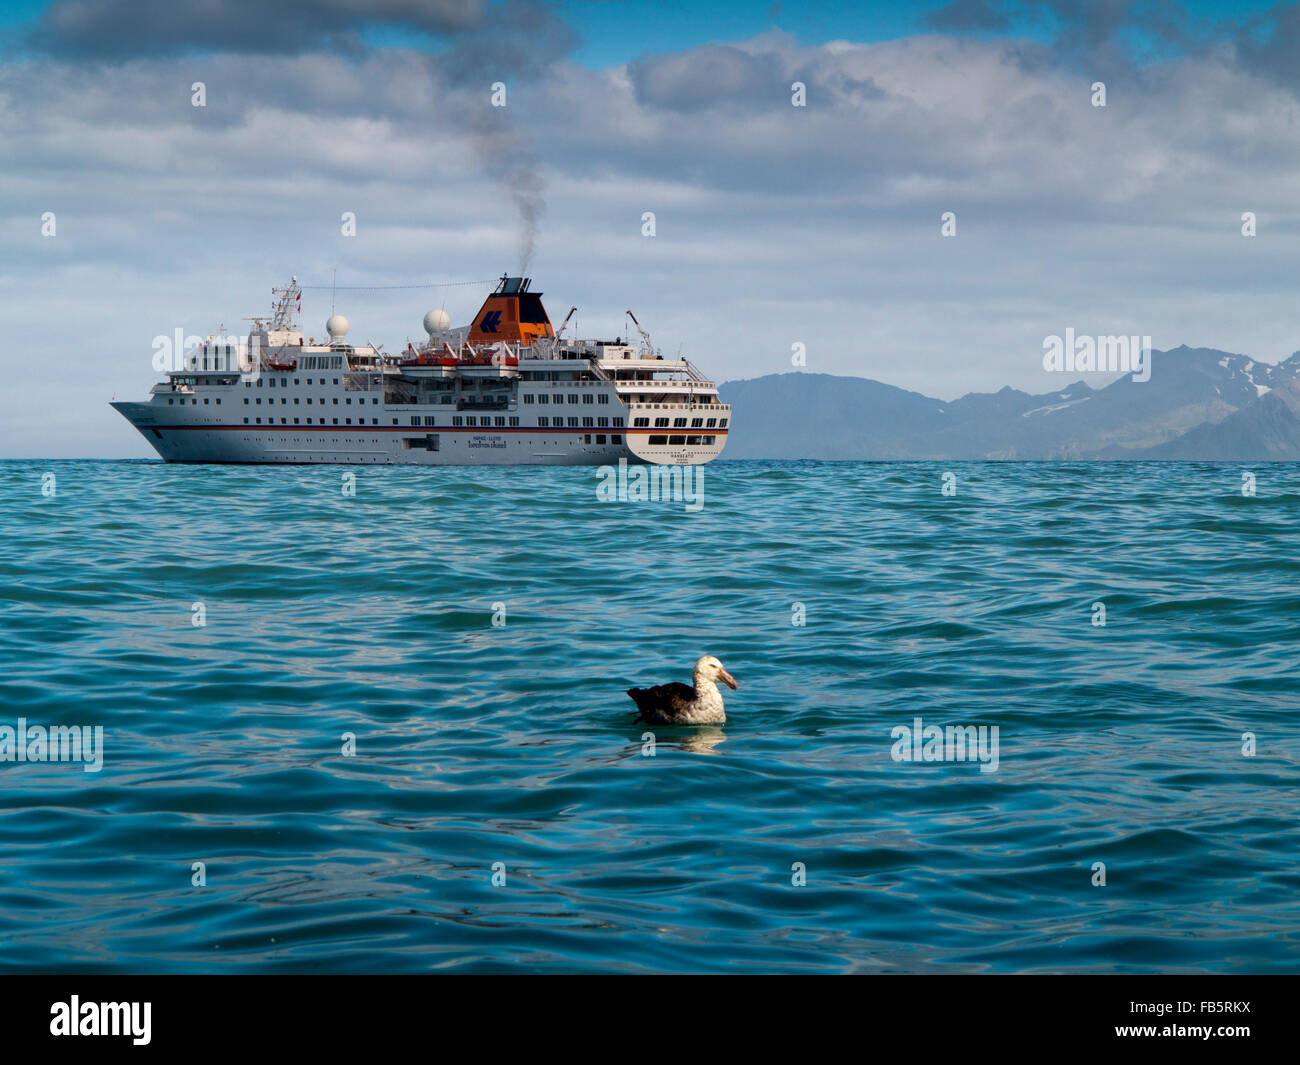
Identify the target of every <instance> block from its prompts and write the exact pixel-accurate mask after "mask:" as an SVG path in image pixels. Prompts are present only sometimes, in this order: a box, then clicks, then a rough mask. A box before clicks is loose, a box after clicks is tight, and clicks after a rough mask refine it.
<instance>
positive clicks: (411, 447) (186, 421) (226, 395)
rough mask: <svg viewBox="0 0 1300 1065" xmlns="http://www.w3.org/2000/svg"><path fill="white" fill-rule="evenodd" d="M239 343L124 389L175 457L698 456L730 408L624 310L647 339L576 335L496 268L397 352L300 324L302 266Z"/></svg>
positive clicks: (717, 443) (695, 459)
mask: <svg viewBox="0 0 1300 1065" xmlns="http://www.w3.org/2000/svg"><path fill="white" fill-rule="evenodd" d="M272 293H273V295H274V297H275V299H274V303H273V309H272V312H271V314H270V316H269V317H265V318H252V319H250V321H251V322H252V326H251V328H250V329H249V332H248V337H247V340H246V341H240V340H239V339H237V338H235V337H230V336H226V335H224V333H223V334H220V335H218V334H213V335H212V336H210V337H209V338H208V339H206V340H203V341H201V342H200V343H198V344H196V345H193V346H191V347H190V348H189V350H188V351H186V352H185V355H184V359H183V362H182V364H181V366H180V368H178V369H173V370H170V371H168V372H167V379H166V380H165V381H161V382H159V383H158V384H156V385H154V387H153V389H152V392H151V395H150V397H149V399H148V400H147V401H146V402H143V403H133V402H115V403H113V407H114V408H115V409H116V410H117V411H118V412H119V413H120V414H121V415H122V416H123V417H124V418H126V419H127V421H129V422H130V423H131V424H132V425H134V426H135V427H136V428H137V429H138V430H139V431H140V433H141V434H142V435H143V436H144V438H145V439H146V440H147V441H149V443H150V445H151V446H152V447H153V448H154V450H155V451H157V452H158V454H159V455H160V456H162V458H163V459H164V460H166V461H167V462H238V463H320V462H334V463H349V464H365V463H396V462H400V463H419V464H427V465H483V464H502V465H504V464H512V463H545V464H550V465H606V464H613V463H616V462H617V461H618V460H619V459H625V460H626V461H628V462H640V463H646V462H648V463H671V464H676V465H697V464H699V463H704V462H708V461H709V460H710V459H714V458H717V456H718V455H719V453H721V451H722V448H723V446H724V445H725V444H726V441H727V431H728V425H729V422H730V421H731V408H730V407H729V406H728V405H727V404H725V403H723V402H721V400H720V399H719V398H718V389H717V386H716V385H715V384H714V383H713V382H712V381H710V380H708V379H707V378H705V377H704V375H703V374H701V373H700V372H699V370H698V369H696V367H695V366H693V365H692V364H691V363H690V362H689V361H688V360H686V359H682V358H678V359H666V358H664V357H663V356H662V355H660V354H659V353H658V352H657V351H656V350H655V349H654V347H653V346H652V345H651V342H650V337H649V334H648V333H647V332H646V331H645V330H644V329H643V328H642V327H641V325H640V323H639V322H638V321H637V320H636V317H635V315H633V314H632V312H631V311H628V312H627V315H628V317H629V318H630V319H631V321H632V323H633V325H634V326H635V327H636V329H637V332H638V333H639V334H640V340H639V342H638V343H636V344H633V343H630V342H627V341H625V340H624V338H622V337H619V338H617V339H614V340H585V341H583V340H568V339H565V338H564V330H565V327H566V326H567V325H568V322H569V319H570V318H572V317H573V314H574V311H575V310H576V308H573V309H571V310H570V311H569V314H568V315H567V316H566V317H565V319H564V322H563V323H561V325H560V328H559V330H556V329H554V328H553V327H552V325H551V321H550V319H549V318H548V317H547V314H546V309H545V308H544V307H543V306H542V293H540V292H533V291H531V280H530V279H529V278H526V277H508V276H502V278H501V279H500V282H499V283H498V284H497V285H496V288H495V290H494V291H493V292H492V293H491V294H490V295H489V296H488V297H487V299H485V300H484V302H483V306H482V307H480V308H479V311H478V313H477V314H476V315H475V316H474V319H473V321H472V323H471V324H470V325H468V326H462V327H460V328H457V329H452V328H450V320H449V318H448V316H447V314H446V312H445V311H430V312H429V313H428V314H427V315H425V317H424V331H425V333H426V334H427V336H428V339H427V341H425V342H424V343H422V344H420V345H418V346H417V345H415V344H408V345H407V348H406V350H405V351H404V352H403V353H402V354H400V355H389V354H385V353H384V352H383V351H382V347H381V348H376V347H373V346H364V347H362V346H354V345H352V344H350V343H348V341H347V333H348V328H349V324H348V321H347V319H346V318H345V317H344V316H343V315H341V314H331V315H330V318H329V320H328V321H327V322H326V324H325V331H326V333H327V335H328V338H327V339H326V340H324V341H323V342H321V343H317V341H316V339H315V338H314V337H304V336H303V333H302V330H301V329H300V328H299V325H298V321H297V317H298V313H299V311H300V309H301V297H302V288H301V286H300V285H299V283H298V279H297V278H296V277H295V278H293V279H292V281H291V282H290V283H289V284H288V285H286V286H284V287H282V288H276V289H272Z"/></svg>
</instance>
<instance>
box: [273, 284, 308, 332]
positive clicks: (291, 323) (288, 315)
mask: <svg viewBox="0 0 1300 1065" xmlns="http://www.w3.org/2000/svg"><path fill="white" fill-rule="evenodd" d="M271 295H272V296H274V297H275V310H274V311H273V312H272V314H271V328H272V329H294V328H296V326H295V320H294V315H296V314H297V313H298V311H300V310H302V286H301V285H300V284H298V277H297V275H296V274H295V275H294V277H293V278H292V279H291V280H290V281H289V283H288V284H287V285H285V286H284V287H283V288H273V289H271Z"/></svg>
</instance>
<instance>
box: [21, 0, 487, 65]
mask: <svg viewBox="0 0 1300 1065" xmlns="http://www.w3.org/2000/svg"><path fill="white" fill-rule="evenodd" d="M486 11H487V4H486V3H485V0H276V2H274V3H266V2H265V0H203V2H202V3H177V2H176V0H55V2H54V3H53V4H51V5H50V6H49V7H48V8H47V9H46V10H45V11H44V12H43V13H42V15H41V18H40V21H39V23H38V24H37V26H36V28H35V29H34V30H33V31H32V33H31V36H30V37H29V40H28V43H29V45H31V46H32V47H34V48H37V49H40V50H43V51H46V52H48V53H50V54H53V55H60V56H69V57H77V58H94V59H124V58H130V57H134V56H162V55H168V54H174V53H178V52H193V51H203V52H213V51H226V52H247V53H255V54H267V55H269V54H277V55H284V54H294V53H302V52H310V51H314V50H316V49H319V48H322V47H325V46H327V45H331V44H333V45H338V44H340V43H344V42H346V43H348V44H350V45H352V46H355V44H356V35H357V34H358V33H360V31H362V30H364V29H369V28H376V27H388V28H395V29H401V30H409V31H414V32H423V33H428V34H432V35H435V36H444V35H456V34H461V33H464V32H466V31H468V30H472V29H474V28H476V27H479V26H481V25H482V24H483V21H484V17H485V13H486Z"/></svg>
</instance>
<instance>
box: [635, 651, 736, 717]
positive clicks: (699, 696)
mask: <svg viewBox="0 0 1300 1065" xmlns="http://www.w3.org/2000/svg"><path fill="white" fill-rule="evenodd" d="M691 680H692V681H693V685H694V686H693V687H689V688H688V687H687V686H686V685H685V684H660V685H658V686H656V687H653V688H631V689H629V690H628V695H630V696H631V697H632V701H633V702H635V703H636V705H637V708H638V709H639V710H640V711H641V713H640V715H639V716H638V718H637V720H638V721H642V720H643V721H648V722H650V724H652V725H721V724H724V723H725V722H726V720H727V713H726V709H725V708H724V707H723V705H722V692H720V691H719V690H718V684H717V682H718V681H719V680H721V681H722V682H723V683H725V684H728V685H730V686H731V687H732V688H735V687H736V679H735V678H734V677H733V676H732V675H731V674H730V673H728V672H727V671H726V670H725V669H723V668H722V663H721V662H719V661H718V660H717V659H716V658H714V657H713V656H712V655H705V656H704V657H703V658H701V659H700V660H699V661H698V662H696V663H695V670H694V672H693V674H692V676H691Z"/></svg>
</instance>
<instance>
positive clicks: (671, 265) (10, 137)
mask: <svg viewBox="0 0 1300 1065" xmlns="http://www.w3.org/2000/svg"><path fill="white" fill-rule="evenodd" d="M538 17H539V18H541V19H542V21H541V22H539V23H538V24H537V25H538V26H539V27H543V28H544V27H545V26H546V25H549V24H550V23H549V21H548V20H547V19H546V18H545V17H544V16H538ZM528 25H531V24H528ZM458 32H462V33H463V34H466V35H469V36H474V34H476V33H477V32H478V31H476V30H473V29H467V30H464V31H458ZM527 37H528V34H526V33H523V32H521V33H520V34H519V35H518V40H519V41H520V47H523V46H525V45H526V42H527ZM564 38H565V33H564V32H560V31H557V33H556V35H555V36H554V37H553V38H549V39H551V40H552V41H553V44H552V45H546V46H545V48H543V49H541V51H542V52H543V53H546V51H547V49H550V48H558V49H560V51H561V54H558V55H557V54H554V53H550V59H549V61H548V62H545V63H541V62H538V63H536V65H535V66H534V67H533V68H532V70H533V74H532V76H531V77H530V78H529V79H524V80H518V81H516V80H515V79H513V78H509V77H507V78H505V79H502V80H507V81H509V82H510V89H509V107H508V108H507V109H506V111H505V113H504V114H502V113H500V112H499V111H485V110H483V106H484V103H485V101H486V100H487V99H488V95H489V86H490V82H491V81H492V80H496V79H495V78H494V77H493V76H492V75H491V74H490V73H488V72H487V71H486V70H481V69H479V67H478V66H477V65H476V64H477V61H474V62H471V61H470V58H469V56H470V55H471V53H468V52H467V53H464V54H461V53H460V52H459V51H455V52H454V54H452V55H449V54H448V53H447V52H446V51H441V52H439V51H434V52H432V53H430V52H423V51H418V50H415V49H408V48H392V47H390V48H383V49H374V48H362V49H361V50H360V51H358V52H355V53H347V54H344V53H338V52H335V51H331V50H330V49H328V48H322V50H320V51H316V52H312V53H308V54H278V55H270V54H263V53H260V52H257V51H255V50H248V51H244V52H240V51H234V52H225V53H219V54H181V53H179V52H174V53H173V54H169V55H160V56H153V55H150V56H140V55H136V56H134V57H128V58H120V59H119V60H118V61H116V62H113V63H103V64H94V65H93V66H92V67H87V65H86V64H84V63H82V62H81V61H79V60H77V59H75V58H72V57H70V56H65V55H52V54H45V55H42V56H28V57H27V58H25V59H22V60H20V61H18V62H14V63H10V64H7V65H6V66H5V67H3V68H0V151H3V152H4V156H5V159H6V166H5V168H4V172H3V174H2V175H0V204H3V207H2V208H0V248H3V249H4V251H3V253H2V254H0V292H3V293H4V297H5V301H6V306H8V307H9V308H11V311H10V313H9V315H8V321H7V324H8V326H9V330H10V333H9V336H8V338H7V343H6V346H5V350H4V354H2V355H0V360H4V362H5V366H6V369H7V370H8V371H9V373H10V376H11V379H12V380H14V381H16V382H18V387H17V388H15V389H11V390H9V391H8V393H6V394H5V395H2V396H0V454H17V453H20V452H22V453H32V451H33V449H34V451H35V453H36V454H52V453H55V452H56V451H58V449H59V448H66V449H67V450H65V451H64V453H67V454H84V453H87V452H88V451H89V450H94V451H95V452H97V453H105V454H123V453H131V454H147V453H148V452H147V449H146V448H145V446H144V445H143V442H139V443H138V444H137V443H136V442H135V441H134V438H133V437H132V436H131V433H130V430H129V427H126V426H125V424H124V423H120V419H118V418H117V416H116V415H115V414H113V413H112V412H111V411H110V410H109V409H108V408H107V406H106V403H105V402H104V401H105V400H106V399H107V398H108V395H110V394H112V393H113V392H116V393H117V394H118V396H119V398H120V397H121V396H123V395H144V394H145V393H146V392H147V389H148V387H149V384H150V383H151V381H152V379H153V377H154V375H153V372H152V369H151V367H150V357H151V355H152V352H151V350H150V341H151V339H152V337H154V336H155V335H158V334H165V333H169V332H170V331H171V330H173V329H175V328H177V327H181V326H183V327H185V328H186V329H187V330H188V331H189V332H200V331H201V332H203V333H205V334H206V333H207V332H210V331H212V329H213V328H215V326H216V324H217V323H218V322H221V321H224V322H226V323H227V325H229V326H232V327H233V326H234V324H235V322H237V321H238V319H239V318H240V316H242V315H246V314H251V313H258V312H263V311H265V309H266V308H265V306H263V304H264V303H265V300H266V298H267V294H268V290H269V287H270V285H271V284H272V283H275V282H278V281H280V280H282V279H283V278H284V277H287V275H288V274H290V273H297V274H299V276H300V277H303V278H304V279H306V280H308V281H315V282H318V283H328V281H329V278H330V275H331V272H332V270H333V269H334V268H335V267H338V268H339V283H340V285H342V284H345V283H346V284H384V283H388V284H404V283H412V282H418V281H426V280H427V281H433V280H464V279H469V278H482V277H491V276H494V275H496V274H499V273H501V272H502V270H503V269H514V268H515V267H516V264H517V262H518V259H519V257H520V256H521V254H526V252H525V251H524V250H523V249H521V248H520V246H519V239H520V229H519V227H518V226H517V225H516V222H515V217H514V211H515V207H514V204H513V202H512V200H511V199H510V197H509V193H508V191H507V190H508V189H509V186H510V182H511V181H514V180H516V177H513V176H512V175H528V174H532V175H535V176H536V177H537V178H538V180H539V181H540V180H543V179H544V180H545V183H546V211H547V213H546V227H547V229H546V234H545V237H546V239H545V240H544V241H542V242H540V243H539V244H538V246H537V251H536V261H535V266H534V268H535V270H536V274H537V287H539V288H542V289H544V290H545V291H546V292H547V294H548V303H549V305H550V306H551V309H552V311H556V310H559V311H561V312H562V311H563V310H564V309H566V308H567V306H568V305H570V304H571V303H576V304H578V305H579V314H578V316H577V330H576V334H575V335H588V336H589V335H601V334H605V333H608V334H609V335H615V334H616V333H617V332H620V331H621V330H622V329H623V328H624V323H623V321H622V311H623V309H624V308H626V307H629V306H631V307H633V309H634V310H636V312H637V314H638V316H639V317H640V318H641V319H642V321H643V322H645V323H646V324H647V325H648V326H649V327H650V329H651V332H652V334H653V335H654V336H655V339H656V342H657V343H659V344H661V345H662V346H663V348H664V349H665V351H666V352H669V351H675V350H676V349H677V346H678V345H679V344H682V345H684V350H685V352H686V353H687V354H688V355H690V356H692V357H693V358H694V359H695V360H696V361H698V362H699V363H700V364H701V365H702V367H703V368H704V369H705V370H706V371H707V372H709V373H711V374H714V375H715V376H718V377H720V378H738V377H753V376H758V375H760V374H763V373H770V372H780V371H782V370H786V369H789V368H790V363H789V355H790V346H791V344H792V343H795V342H801V343H804V344H805V345H806V346H807V350H808V352H809V368H810V369H811V370H814V371H816V372H830V373H845V374H858V375H862V376H868V377H875V378H877V379H881V380H885V381H888V382H890V383H893V384H897V385H900V386H902V387H907V388H912V389H915V390H918V391H923V392H926V393H927V394H930V395H939V396H943V397H945V398H948V397H952V396H955V395H957V394H960V393H961V392H964V391H968V390H972V389H981V390H992V389H996V388H999V387H1001V386H1002V385H1004V384H1012V385H1015V386H1017V387H1021V388H1025V389H1026V390H1040V391H1041V390H1045V389H1048V388H1051V387H1053V386H1054V384H1056V382H1053V381H1047V382H1044V381H1043V380H1041V342H1042V338H1043V336H1045V335H1047V334H1050V333H1060V332H1061V331H1062V330H1063V329H1065V328H1066V327H1069V326H1074V327H1075V328H1076V329H1077V330H1078V331H1079V332H1081V333H1083V332H1088V333H1095V334H1109V333H1133V332H1137V333H1140V334H1150V335H1152V336H1153V338H1154V341H1155V343H1156V346H1157V347H1161V348H1169V347H1175V346H1177V345H1178V344H1179V343H1182V342H1184V341H1185V342H1187V343H1189V344H1193V345H1197V344H1208V345H1217V346H1220V347H1224V348H1227V349H1230V350H1240V351H1245V352H1248V353H1249V354H1251V355H1253V356H1255V357H1258V358H1263V359H1271V358H1279V357H1283V356H1285V355H1286V354H1288V353H1289V352H1290V351H1292V350H1294V349H1295V348H1296V347H1297V346H1298V345H1297V344H1296V343H1295V337H1294V325H1293V323H1292V317H1293V310H1292V303H1293V296H1292V293H1291V290H1290V289H1291V286H1290V278H1291V277H1293V276H1294V264H1293V263H1292V262H1291V258H1292V256H1291V252H1290V250H1289V249H1290V248H1291V247H1293V246H1294V237H1295V235H1296V234H1297V233H1300V208H1297V206H1296V204H1295V198H1294V194H1293V186H1294V177H1293V175H1294V174H1295V172H1296V171H1297V169H1300V141H1298V140H1297V138H1296V134H1295V131H1296V129H1297V117H1298V116H1297V111H1298V110H1300V105H1298V104H1297V101H1296V99H1295V96H1294V95H1293V94H1292V92H1291V91H1290V89H1289V88H1288V87H1287V86H1286V85H1284V84H1283V83H1281V82H1279V81H1276V80H1273V79H1271V78H1267V77H1261V76H1260V74H1261V71H1260V68H1259V67H1258V66H1256V65H1254V64H1253V61H1252V62H1246V61H1245V60H1244V59H1243V57H1242V55H1241V54H1239V52H1238V50H1237V49H1235V48H1220V49H1219V50H1217V51H1214V50H1208V51H1204V52H1201V51H1198V52H1195V53H1192V54H1188V55H1185V56H1181V57H1178V58H1172V59H1166V60H1162V61H1160V62H1156V63H1146V64H1137V63H1132V62H1130V63H1128V64H1127V65H1126V66H1124V67H1123V68H1122V74H1121V76H1119V77H1118V78H1115V79H1113V80H1112V81H1111V82H1110V85H1109V90H1110V91H1109V102H1108V103H1109V105H1108V106H1107V107H1106V108H1104V109H1098V108H1094V107H1092V106H1091V103H1090V92H1089V86H1090V84H1091V80H1092V79H1091V77H1089V76H1087V71H1086V67H1087V64H1086V63H1083V62H1082V61H1080V62H1079V63H1064V62H1058V61H1057V59H1058V51H1057V49H1058V48H1059V46H1058V45H1055V44H1035V43H1032V42H1025V41H1020V40H1009V39H996V38H995V39H971V38H963V37H958V36H952V35H940V34H934V35H927V36H921V37H913V38H906V39H901V40H897V41H889V42H882V43H876V44H855V43H852V42H844V41H839V42H831V43H826V44H822V45H809V44H805V43H801V42H799V41H797V40H795V39H793V38H791V37H789V36H787V35H784V34H780V33H769V34H764V35H762V36H761V37H758V38H755V39H753V40H748V41H739V42H732V43H730V44H725V45H724V44H715V45H711V46H707V47H704V48H699V49H688V50H683V51H681V52H678V53H668V54H663V55H656V56H647V57H644V58H643V59H641V60H639V61H638V62H636V63H633V64H628V65H625V66H617V67H612V68H610V69H607V70H599V71H592V70H588V69H584V68H582V67H579V66H577V65H575V64H573V63H571V62H568V61H566V60H565V59H564V57H563V54H562V50H563V47H564V45H563V40H564ZM474 39H475V40H479V39H480V38H477V37H474ZM482 39H483V40H485V41H486V39H487V38H482ZM1261 47H1262V45H1261ZM195 80H204V81H205V82H206V83H207V86H208V106H207V107H206V108H194V107H191V106H190V85H191V83H192V82H193V81H195ZM792 80H802V81H805V82H806V84H807V85H808V106H807V107H805V108H796V107H792V106H791V102H790V89H789V86H790V82H791V81H792ZM286 86H291V87H292V91H286ZM480 119H481V120H483V121H484V122H485V123H487V124H486V125H484V126H483V127H482V128H476V126H475V122H476V120H480ZM503 119H508V120H509V126H508V127H505V126H499V125H494V124H492V123H495V122H499V121H500V120H503ZM511 130H513V131H516V132H514V133H511V132H510V131H511ZM512 137H513V138H515V139H513V140H512V139H511V138H512ZM500 138H504V139H500ZM485 142H486V143H488V144H490V145H491V150H488V151H486V152H485V151H484V149H483V147H482V145H483V144H484V143H485ZM494 153H495V154H494ZM516 160H518V162H519V166H518V167H516ZM518 191H520V192H521V193H522V194H524V195H526V196H529V195H531V196H537V197H540V191H541V190H540V187H538V186H536V185H529V184H527V183H526V182H525V183H524V184H523V185H522V187H521V188H520V189H519V190H518ZM535 202H536V204H537V205H539V206H540V203H541V201H540V198H538V199H537V200H536V201H535ZM949 210H951V211H953V212H955V213H956V215H957V219H958V235H957V236H956V237H955V238H950V239H945V238H942V237H941V236H940V235H939V219H940V214H941V213H942V212H944V211H949ZM1248 210H1249V211H1254V212H1256V213H1257V215H1258V218H1259V224H1260V236H1259V237H1257V238H1253V239H1246V238H1243V237H1242V236H1241V235H1240V215H1241V213H1242V212H1243V211H1248ZM45 211H54V212H56V213H57V216H58V236H57V237H56V238H53V239H47V238H43V237H42V236H41V234H40V223H39V220H40V216H41V214H42V212H45ZM344 211H350V212H354V213H355V214H356V215H357V219H358V232H357V236H356V237H354V238H348V237H344V236H342V235H341V233H340V227H339V220H340V215H341V214H342V212H344ZM645 211H653V212H655V214H656V218H657V235H656V236H655V237H654V238H646V237H643V236H642V235H641V216H642V214H643V212H645ZM480 295H481V294H480V293H477V292H474V291H469V290H459V289H456V290H447V291H446V293H445V294H442V293H437V292H434V293H418V292H417V293H397V294H393V295H382V294H379V295H367V296H365V297H361V296H356V297H352V296H349V297H348V301H347V306H346V307H345V308H343V309H344V310H345V313H347V314H348V315H349V317H350V318H351V319H352V321H353V323H354V327H355V335H358V336H360V337H362V338H372V339H374V340H376V341H382V342H387V343H388V344H389V346H390V347H394V346H400V345H401V344H402V343H404V337H405V336H406V335H414V336H417V337H418V336H419V335H420V333H419V321H420V318H421V317H422V316H423V313H424V311H426V310H428V309H429V307H430V306H437V305H438V304H439V303H440V302H441V301H443V300H444V299H446V300H447V301H448V302H447V309H448V310H449V311H450V312H451V313H452V315H453V318H454V319H456V320H457V321H458V322H463V321H464V320H465V319H466V318H467V317H468V315H469V314H470V313H472V312H473V310H474V309H475V308H476V307H477V300H478V298H479V296H480ZM313 299H314V296H313V293H311V292H309V293H308V299H307V300H306V302H305V307H304V310H305V312H306V317H307V320H308V323H309V325H308V331H309V333H311V332H315V333H319V332H320V326H319V321H323V318H324V315H325V314H326V313H328V303H326V304H325V305H323V306H322V305H320V303H319V301H317V302H315V303H313ZM426 304H427V305H426ZM311 323H316V324H315V325H312V324H311ZM31 351H40V352H42V353H44V355H45V358H44V359H43V360H42V361H41V362H40V363H39V364H38V365H33V363H32V361H31V360H30V358H29V357H28V356H27V354H26V353H29V352H31ZM50 366H57V367H58V371H57V373H51V372H50V370H49V367H50ZM67 382H75V384H74V385H73V386H71V387H70V386H69V385H68V384H67ZM56 397H57V399H58V401H57V402H55V398H56ZM45 400H48V403H45V402H44V401H45ZM41 404H44V405H41ZM38 408H39V410H40V413H39V416H37V414H36V413H34V412H36V411H37V410H38Z"/></svg>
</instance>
